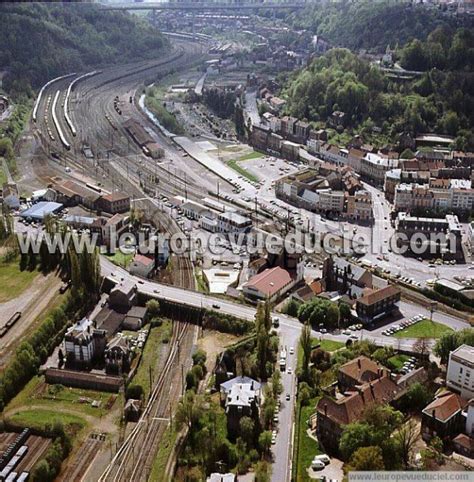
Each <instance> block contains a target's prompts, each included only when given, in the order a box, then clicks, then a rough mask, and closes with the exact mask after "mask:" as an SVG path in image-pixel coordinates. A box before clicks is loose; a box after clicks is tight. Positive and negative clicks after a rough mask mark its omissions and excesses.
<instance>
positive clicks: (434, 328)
mask: <svg viewBox="0 0 474 482" xmlns="http://www.w3.org/2000/svg"><path fill="white" fill-rule="evenodd" d="M448 331H452V330H451V328H449V326H446V325H443V324H442V323H437V322H436V321H430V320H427V319H424V320H421V321H419V322H418V323H416V324H414V325H412V326H409V327H408V328H405V329H404V330H401V331H398V332H397V333H394V335H393V336H394V337H395V338H440V337H441V335H443V334H444V333H446V332H448Z"/></svg>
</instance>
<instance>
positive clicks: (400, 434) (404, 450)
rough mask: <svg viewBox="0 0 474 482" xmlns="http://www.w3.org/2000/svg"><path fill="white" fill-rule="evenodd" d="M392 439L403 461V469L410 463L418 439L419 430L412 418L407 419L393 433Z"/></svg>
mask: <svg viewBox="0 0 474 482" xmlns="http://www.w3.org/2000/svg"><path fill="white" fill-rule="evenodd" d="M393 437H394V440H395V442H396V444H397V446H398V449H399V452H400V456H401V458H402V461H403V465H404V467H405V469H407V468H408V466H409V464H410V458H411V454H412V452H413V450H414V448H415V446H416V443H417V442H418V439H419V430H418V426H417V424H416V421H415V420H414V419H412V418H411V419H410V420H408V422H407V423H405V424H404V425H403V426H402V427H401V428H400V429H399V430H397V431H396V432H395V434H394V436H393Z"/></svg>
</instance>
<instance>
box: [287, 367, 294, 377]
mask: <svg viewBox="0 0 474 482" xmlns="http://www.w3.org/2000/svg"><path fill="white" fill-rule="evenodd" d="M286 373H288V375H291V374H292V373H293V370H292V369H291V367H288V370H287V371H286Z"/></svg>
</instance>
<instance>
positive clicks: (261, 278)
mask: <svg viewBox="0 0 474 482" xmlns="http://www.w3.org/2000/svg"><path fill="white" fill-rule="evenodd" d="M297 281H298V279H297V278H295V277H293V276H292V275H291V274H290V273H289V272H288V271H287V270H285V269H283V268H280V267H279V266H276V267H275V268H270V269H266V270H264V271H262V272H261V273H258V274H256V275H255V276H252V277H251V278H250V279H249V280H248V281H247V282H246V283H245V284H244V285H243V286H242V289H243V294H244V296H245V297H246V298H248V299H250V300H253V301H260V300H268V301H274V300H276V299H277V298H278V297H280V296H282V295H283V294H285V293H286V292H287V291H288V290H290V289H291V288H292V287H293V286H294V285H295V284H296V283H297Z"/></svg>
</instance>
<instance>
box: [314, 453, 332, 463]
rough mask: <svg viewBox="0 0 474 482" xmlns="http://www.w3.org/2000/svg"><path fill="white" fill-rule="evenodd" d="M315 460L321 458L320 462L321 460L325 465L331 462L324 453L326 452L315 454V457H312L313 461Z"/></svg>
mask: <svg viewBox="0 0 474 482" xmlns="http://www.w3.org/2000/svg"><path fill="white" fill-rule="evenodd" d="M315 460H321V462H323V463H324V464H325V465H327V464H329V463H330V462H331V459H330V457H329V455H326V454H321V455H316V457H314V459H313V462H314V461H315Z"/></svg>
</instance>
